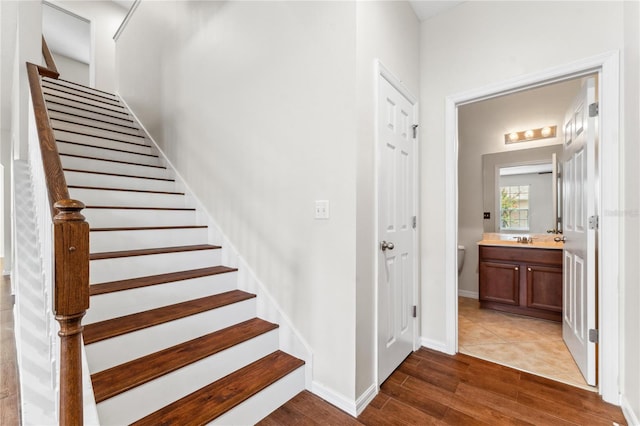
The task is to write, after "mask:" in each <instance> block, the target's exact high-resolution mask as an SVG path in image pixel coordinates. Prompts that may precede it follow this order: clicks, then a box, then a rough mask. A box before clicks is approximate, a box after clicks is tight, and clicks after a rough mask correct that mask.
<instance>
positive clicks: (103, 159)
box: [60, 152, 166, 169]
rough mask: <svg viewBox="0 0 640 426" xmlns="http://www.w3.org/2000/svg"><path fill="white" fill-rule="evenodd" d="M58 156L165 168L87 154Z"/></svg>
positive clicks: (163, 167)
mask: <svg viewBox="0 0 640 426" xmlns="http://www.w3.org/2000/svg"><path fill="white" fill-rule="evenodd" d="M60 156H61V157H63V156H66V157H74V158H84V159H85V160H98V161H107V162H109V163H120V164H130V165H132V166H141V167H154V168H156V169H166V167H165V166H160V165H155V164H143V163H133V162H131V161H122V160H111V159H109V158H98V157H91V156H88V155H77V154H65V153H62V152H61V153H60Z"/></svg>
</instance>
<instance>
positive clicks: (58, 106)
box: [48, 103, 134, 126]
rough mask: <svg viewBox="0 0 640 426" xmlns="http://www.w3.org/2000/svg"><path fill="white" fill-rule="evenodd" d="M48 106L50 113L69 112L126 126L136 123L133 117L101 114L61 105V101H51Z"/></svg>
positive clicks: (73, 114)
mask: <svg viewBox="0 0 640 426" xmlns="http://www.w3.org/2000/svg"><path fill="white" fill-rule="evenodd" d="M48 108H49V113H50V114H51V113H62V114H64V113H68V114H72V116H75V117H78V116H80V117H83V118H86V119H89V120H91V119H96V120H100V121H101V122H102V121H107V122H109V123H112V124H123V125H125V126H134V123H133V121H132V120H131V119H126V118H117V117H111V116H107V115H104V114H99V113H97V112H92V111H86V110H83V109H80V108H75V107H72V106H69V105H61V104H59V103H56V104H53V103H49V104H48ZM54 111H55V112H54ZM116 115H118V116H122V115H121V114H116Z"/></svg>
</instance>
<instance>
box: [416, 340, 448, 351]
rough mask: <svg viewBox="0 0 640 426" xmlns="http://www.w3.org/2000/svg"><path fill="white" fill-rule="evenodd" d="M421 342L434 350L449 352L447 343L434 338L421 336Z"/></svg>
mask: <svg viewBox="0 0 640 426" xmlns="http://www.w3.org/2000/svg"><path fill="white" fill-rule="evenodd" d="M420 344H421V345H422V346H424V347H425V348H428V349H433V350H434V351H438V352H444V353H448V352H447V347H446V345H444V344H443V343H442V342H440V341H439V340H432V339H429V338H428V337H421V338H420Z"/></svg>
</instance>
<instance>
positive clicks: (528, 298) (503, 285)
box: [479, 245, 562, 321]
mask: <svg viewBox="0 0 640 426" xmlns="http://www.w3.org/2000/svg"><path fill="white" fill-rule="evenodd" d="M479 250H480V256H479V257H480V268H479V269H480V275H479V280H480V282H479V290H480V306H481V307H482V308H487V309H495V310H500V311H505V312H511V313H515V314H520V315H528V316H532V317H537V318H544V319H548V320H554V321H562V250H555V249H539V248H521V247H510V246H509V247H499V246H482V245H481V246H479Z"/></svg>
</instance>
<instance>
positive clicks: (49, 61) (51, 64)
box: [42, 36, 60, 78]
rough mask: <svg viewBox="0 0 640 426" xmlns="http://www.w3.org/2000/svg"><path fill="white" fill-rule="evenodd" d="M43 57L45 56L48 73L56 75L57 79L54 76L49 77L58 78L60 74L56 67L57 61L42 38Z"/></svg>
mask: <svg viewBox="0 0 640 426" xmlns="http://www.w3.org/2000/svg"><path fill="white" fill-rule="evenodd" d="M42 56H44V63H45V65H46V66H47V68H46V69H47V71H50V72H52V73H55V74H56V75H55V77H54V76H53V75H49V77H53V78H58V76H59V75H60V73H59V72H58V67H56V61H54V60H53V55H52V54H51V51H50V50H49V46H47V41H46V40H45V39H44V36H42Z"/></svg>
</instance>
